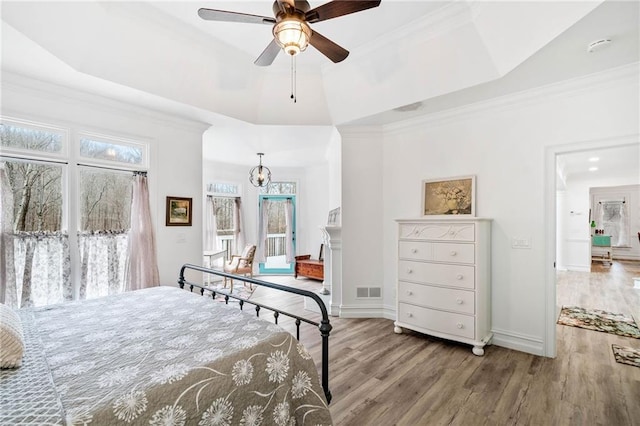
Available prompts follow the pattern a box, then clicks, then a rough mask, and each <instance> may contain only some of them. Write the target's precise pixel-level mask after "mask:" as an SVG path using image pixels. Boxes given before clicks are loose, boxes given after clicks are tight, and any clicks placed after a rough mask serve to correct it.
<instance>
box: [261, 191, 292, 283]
mask: <svg viewBox="0 0 640 426" xmlns="http://www.w3.org/2000/svg"><path fill="white" fill-rule="evenodd" d="M288 203H290V206H291V207H290V220H287V204H288ZM258 204H259V209H258V210H259V215H260V216H259V217H260V218H261V220H262V221H265V223H264V224H263V226H265V227H266V241H265V242H264V247H263V250H264V253H265V259H266V261H265V262H260V263H259V271H260V274H292V273H293V271H294V268H295V261H293V258H294V256H295V252H296V197H295V196H294V195H260V198H259V201H258ZM265 208H266V209H267V211H266V212H265V211H264V209H265ZM260 238H261V239H262V236H261V237H260ZM287 246H289V249H290V250H291V254H290V260H291V261H287V256H286V253H287Z"/></svg>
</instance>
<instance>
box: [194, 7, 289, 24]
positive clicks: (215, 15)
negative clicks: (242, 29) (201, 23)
mask: <svg viewBox="0 0 640 426" xmlns="http://www.w3.org/2000/svg"><path fill="white" fill-rule="evenodd" d="M198 16H200V17H201V18H202V19H204V20H206V21H223V22H244V23H247V24H269V25H273V24H275V23H276V20H275V19H273V18H270V17H268V16H258V15H250V14H248V13H239V12H229V11H226V10H216V9H205V8H202V9H198Z"/></svg>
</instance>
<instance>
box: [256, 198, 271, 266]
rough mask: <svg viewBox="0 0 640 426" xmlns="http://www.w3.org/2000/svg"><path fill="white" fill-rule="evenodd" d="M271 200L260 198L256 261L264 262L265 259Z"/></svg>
mask: <svg viewBox="0 0 640 426" xmlns="http://www.w3.org/2000/svg"><path fill="white" fill-rule="evenodd" d="M270 206H271V202H270V201H269V200H268V199H266V198H264V199H262V208H261V210H260V220H259V223H258V253H257V254H258V262H260V263H264V262H266V261H267V235H268V231H269V230H268V228H269V207H270Z"/></svg>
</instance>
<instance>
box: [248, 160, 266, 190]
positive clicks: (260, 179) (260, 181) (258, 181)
mask: <svg viewBox="0 0 640 426" xmlns="http://www.w3.org/2000/svg"><path fill="white" fill-rule="evenodd" d="M257 155H258V156H259V157H260V164H258V165H257V166H255V167H254V168H252V169H251V170H249V182H251V185H253V186H255V187H257V188H262V187H263V186H267V185H269V182H271V170H269V168H268V167H266V166H263V165H262V156H263V155H264V154H263V153H262V152H258V154H257Z"/></svg>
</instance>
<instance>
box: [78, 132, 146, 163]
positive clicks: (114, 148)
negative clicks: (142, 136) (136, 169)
mask: <svg viewBox="0 0 640 426" xmlns="http://www.w3.org/2000/svg"><path fill="white" fill-rule="evenodd" d="M80 155H81V156H83V157H86V158H93V159H97V160H107V161H115V162H118V163H126V164H142V163H143V161H144V157H143V149H142V148H141V147H139V146H133V145H128V144H124V143H116V142H104V141H99V140H94V139H89V138H80Z"/></svg>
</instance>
